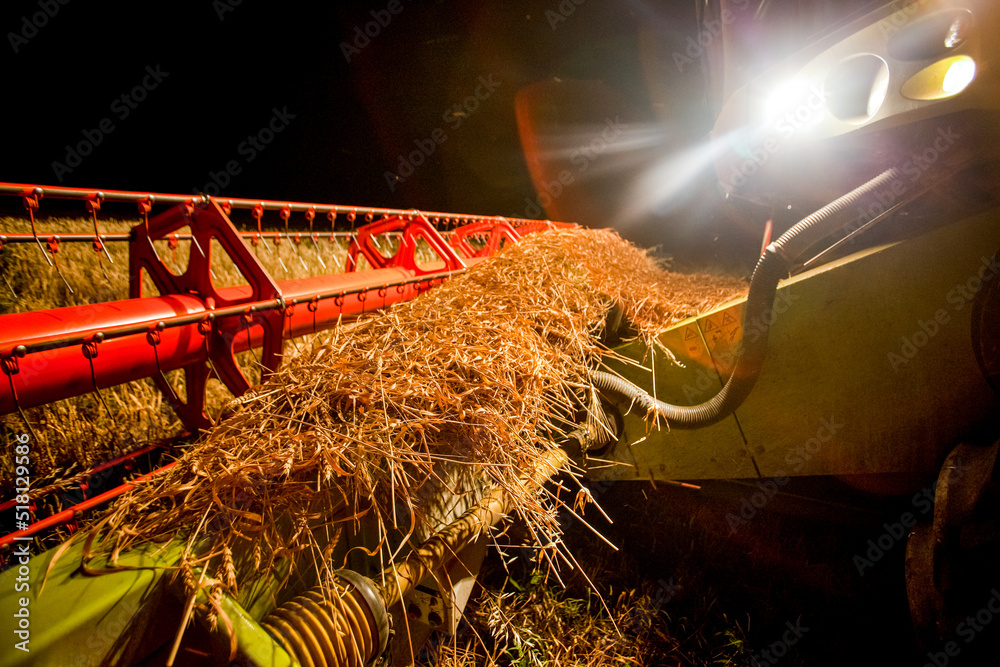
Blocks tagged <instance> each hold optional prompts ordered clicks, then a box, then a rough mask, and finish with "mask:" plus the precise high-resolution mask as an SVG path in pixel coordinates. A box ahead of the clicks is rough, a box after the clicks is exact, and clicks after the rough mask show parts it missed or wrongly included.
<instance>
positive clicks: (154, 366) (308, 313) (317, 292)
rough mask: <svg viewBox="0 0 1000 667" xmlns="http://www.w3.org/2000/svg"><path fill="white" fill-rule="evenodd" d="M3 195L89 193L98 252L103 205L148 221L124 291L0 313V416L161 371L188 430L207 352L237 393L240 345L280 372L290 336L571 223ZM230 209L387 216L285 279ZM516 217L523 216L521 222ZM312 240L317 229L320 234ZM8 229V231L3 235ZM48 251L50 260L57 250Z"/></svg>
mask: <svg viewBox="0 0 1000 667" xmlns="http://www.w3.org/2000/svg"><path fill="white" fill-rule="evenodd" d="M2 194H9V195H14V196H20V197H22V198H24V200H25V201H26V205H27V206H28V211H29V213H31V214H32V217H33V216H34V213H35V211H37V209H38V202H39V199H41V198H42V197H43V196H44V197H57V198H67V199H77V200H80V201H82V202H84V203H85V205H86V206H87V210H88V212H89V213H90V214H91V216H92V217H93V219H94V230H95V231H94V236H93V237H92V240H93V241H94V242H95V247H96V248H98V250H99V251H101V252H106V249H105V248H104V245H103V241H106V240H108V239H107V237H108V236H109V235H102V234H101V232H100V229H99V227H98V224H97V211H98V210H99V208H100V202H102V201H117V202H132V203H135V204H137V205H138V207H139V211H140V214H141V215H142V219H143V221H142V223H141V224H138V225H136V226H135V227H134V228H133V229H132V233H131V234H130V239H131V243H130V253H129V254H130V260H129V270H130V296H131V298H130V299H129V300H126V301H116V302H109V303H100V304H92V305H86V306H73V307H68V308H57V309H52V310H47V311H42V312H34V313H16V314H9V315H2V316H0V368H2V370H3V371H4V374H5V375H6V380H7V381H6V382H2V381H0V413H2V414H6V413H10V412H13V411H15V410H18V409H24V408H28V407H34V406H38V405H43V404H45V403H49V402H52V401H55V400H59V399H63V398H69V397H71V396H77V395H81V394H84V393H89V392H93V391H99V390H100V389H102V388H107V387H110V386H114V385H117V384H122V383H124V382H129V381H133V380H138V379H141V378H144V377H152V378H154V379H155V381H156V383H157V384H158V385H159V387H160V389H161V390H162V391H163V392H164V394H166V396H167V397H168V399H169V400H170V401H171V403H172V404H173V406H174V407H175V409H176V410H177V411H178V414H179V416H180V417H181V419H182V420H183V421H184V423H185V425H186V426H187V427H188V428H189V429H192V430H197V429H202V428H205V427H206V426H207V425H208V418H207V416H206V415H205V414H204V387H205V384H206V382H207V380H208V377H209V373H210V368H209V365H208V364H206V362H211V371H214V372H215V373H216V374H217V375H218V377H219V378H220V379H221V380H222V381H223V383H224V384H225V385H226V386H227V388H228V389H229V390H230V391H231V392H232V393H233V394H234V395H237V396H238V395H240V394H242V393H243V392H244V391H246V390H247V389H248V388H249V383H248V381H247V380H246V378H245V377H244V376H243V374H242V372H241V371H240V369H239V367H238V366H237V364H236V362H235V358H234V355H235V354H236V353H239V352H243V351H246V350H248V349H251V348H257V347H261V348H262V354H261V364H262V366H263V368H264V370H265V372H273V371H274V370H276V369H277V368H278V366H279V364H280V363H281V354H282V347H283V342H284V339H286V338H292V337H296V336H301V335H304V334H307V333H313V332H316V331H319V330H322V329H325V328H329V327H331V326H334V325H335V324H336V323H337V322H338V321H341V320H344V319H350V318H354V317H358V316H360V315H363V314H364V313H365V312H369V311H371V310H374V309H377V308H383V307H386V306H389V305H392V304H393V303H397V302H399V301H403V300H407V299H410V298H413V297H414V296H416V295H417V294H419V293H420V292H421V291H424V290H426V289H429V288H430V287H432V286H434V285H436V284H438V283H440V282H442V281H443V280H446V279H447V278H449V277H451V276H452V275H454V274H456V273H459V272H462V271H464V270H466V269H467V268H468V267H470V266H471V265H473V264H475V263H477V262H478V261H481V260H482V259H483V258H485V257H486V256H488V255H489V254H492V253H493V252H495V251H496V250H497V249H499V247H500V245H501V244H502V243H503V242H504V241H505V240H506V241H516V240H517V239H518V238H519V237H520V236H521V233H524V232H527V231H534V230H535V228H552V227H554V226H556V224H559V225H560V226H562V225H564V224H565V223H551V222H548V221H546V222H543V223H539V222H538V221H527V220H509V219H506V218H500V217H488V218H487V217H469V216H454V215H452V214H441V213H422V212H419V211H406V212H404V211H396V210H391V209H373V208H357V207H351V208H348V207H343V206H333V205H323V204H307V203H290V202H274V201H264V200H236V199H213V198H208V197H190V196H184V195H165V194H155V193H141V192H125V191H111V190H104V191H98V190H74V189H70V188H51V187H44V188H43V187H38V186H31V185H22V184H5V183H0V195H2ZM157 202H170V203H174V204H175V205H174V206H173V207H171V208H170V209H168V210H166V211H164V212H162V213H160V214H159V215H158V216H156V217H154V218H152V219H149V218H148V214H149V212H150V210H151V208H152V206H153V204H154V203H157ZM233 208H246V209H249V210H251V211H252V214H253V216H254V217H255V218H256V219H257V222H258V226H259V225H260V220H261V218H262V217H263V215H264V212H265V211H266V210H276V211H278V212H279V215H280V217H281V219H282V220H283V221H284V223H285V225H286V227H287V223H288V220H289V218H290V216H291V215H292V213H293V212H296V211H298V212H302V213H304V214H305V218H306V220H307V221H309V223H310V228H311V227H312V221H313V219H314V218H315V215H316V213H317V212H324V211H325V212H326V213H327V217H328V218H331V219H334V218H335V217H336V216H337V215H338V214H340V213H346V214H347V218H348V220H351V221H352V222H353V219H354V218H355V217H356V215H357V214H358V213H359V212H360V213H362V214H363V215H364V216H365V219H366V220H371V219H373V218H374V216H375V215H376V214H383V215H385V214H387V215H388V217H386V218H384V219H381V220H378V221H373V222H370V223H369V224H367V225H364V226H362V227H360V228H358V230H357V231H356V232H353V238H352V241H351V243H350V246H349V250H348V261H347V272H346V273H341V274H331V275H325V276H318V277H312V278H303V279H297V280H287V281H281V282H277V281H275V280H274V279H273V278H272V277H271V276H270V275H269V274H268V273H267V271H266V270H265V269H264V267H263V266H262V265H261V264H260V262H259V261H258V260H257V258H256V256H255V255H254V253H253V252H252V251H251V250H250V248H248V247H247V245H246V243H245V242H244V241H243V238H244V237H245V236H246V234H245V233H243V234H241V233H240V232H239V231H238V230H237V229H236V228H235V227H234V226H233V224H232V222H231V221H230V220H229V217H228V212H229V211H231V210H232V209H233ZM432 216H433V219H434V220H435V221H439V220H441V219H444V220H445V221H452V220H454V221H456V222H458V221H461V222H464V223H466V224H464V225H463V226H461V227H459V228H458V229H456V230H455V231H454V232H452V235H451V236H452V240H451V243H450V244H449V242H447V241H446V240H445V239H444V238H443V236H442V235H441V234H440V233H439V232H438V230H437V229H435V227H434V226H433V225H432V224H431V222H430V218H431V217H432ZM33 219H34V217H33ZM514 225H519V227H518V228H517V230H515V227H514ZM185 227H189V228H190V230H191V231H190V234H179V231H178V230H181V229H183V228H185ZM267 234H269V233H268V232H261V231H260V230H259V229H258V232H257V233H256V234H254V235H253V237H252V241H254V242H257V241H259V239H260V238H261V236H262V235H267ZM271 234H272V235H273V234H276V236H275V238H276V240H277V239H279V238H281V237H282V236H284V237H288V238H289V239H291V236H289V233H288V232H287V231H285V232H277V233H271ZM331 234H333V232H331ZM386 234H398V235H399V237H400V244H399V250H398V251H397V252H396V253H395V255H394V256H392V257H388V258H387V257H385V256H383V255H382V253H381V252H380V251H379V249H378V247H377V245H376V244H375V238H376V237H379V236H382V235H386ZM472 235H485V236H486V237H487V242H486V245H485V246H484V247H483V248H482V249H481V250H478V251H477V250H475V249H474V248H473V247H472V246H471V244H469V242H468V238H469V237H470V236H472ZM17 236H19V237H25V238H24V239H19V240H28V239H29V238H30V239H31V240H33V241H36V242H38V243H39V245H41V244H40V240H41V239H42V238H46V237H45V235H44V234H43V235H39V233H38V231H37V229H36V228H35V227H34V226H33V233H32V234H31V235H17ZM80 236H83V237H85V235H80ZM180 236H185V237H187V238H190V239H191V241H192V242H191V243H190V244H189V250H188V252H189V256H188V262H187V267H188V268H187V269H186V271H185V272H184V273H183V274H181V275H179V276H176V275H173V274H172V273H171V272H170V271H169V270H168V268H167V267H166V265H165V264H164V263H163V262H162V261H161V259H160V258H159V257H158V256H157V254H156V250H155V246H154V245H153V243H154V241H157V240H168V241H170V242H171V243H173V242H175V241H176V239H177V238H178V237H180ZM296 236H298V234H297V235H296ZM10 238H13V235H11V237H10ZM316 238H317V236H316V235H314V234H313V239H314V241H315V240H316ZM7 239H8V237H7V236H4V235H0V243H2V242H4V241H5V240H7ZM213 240H215V241H217V243H218V245H219V247H221V248H222V250H223V251H224V252H225V253H227V254H228V255H229V257H230V258H231V259H232V261H233V263H234V264H235V265H236V266H237V268H238V270H239V271H240V273H241V274H242V275H243V277H244V278H245V279H246V281H247V284H246V285H243V286H239V287H229V288H216V287H215V285H213V283H212V280H211V272H210V266H211V254H212V252H213V249H212V241H213ZM420 240H423V241H424V242H426V243H427V244H428V245H429V246H430V247H431V248H432V249H433V250H434V252H435V253H437V254H438V255H439V256H440V258H441V260H442V261H441V262H440V263H432V264H430V265H422V264H418V262H417V261H416V260H417V258H416V252H415V251H416V248H417V244H418V242H419V241H420ZM47 241H48V243H49V245H50V246H52V245H53V244H55V245H56V248H58V242H59V237H58V235H51V236H49V237H47ZM0 247H2V246H0ZM456 248H457V249H458V250H459V251H460V252H461V253H462V254H464V255H465V256H466V258H465V259H463V258H462V257H461V256H460V255H459V252H456ZM50 254H52V255H53V257H54V253H52V252H51V250H50ZM359 255H360V256H364V257H365V258H366V259H367V260H368V263H369V264H370V265H371V266H372V268H371V269H370V270H366V271H356V268H357V259H358V257H359ZM143 274H146V275H149V277H150V278H151V279H152V281H153V283H154V285H155V286H156V288H157V289H158V290H159V292H160V295H159V296H156V297H143V296H142V288H141V286H142V277H143ZM178 369H182V370H184V372H185V376H186V382H187V394H188V402H187V403H186V404H181V403H180V401H179V400H178V399H177V397H176V395H175V392H174V391H173V389H172V387H171V386H170V385H169V384H168V383H167V381H166V378H165V375H164V374H165V373H166V372H168V371H172V370H178ZM56 371H57V372H56Z"/></svg>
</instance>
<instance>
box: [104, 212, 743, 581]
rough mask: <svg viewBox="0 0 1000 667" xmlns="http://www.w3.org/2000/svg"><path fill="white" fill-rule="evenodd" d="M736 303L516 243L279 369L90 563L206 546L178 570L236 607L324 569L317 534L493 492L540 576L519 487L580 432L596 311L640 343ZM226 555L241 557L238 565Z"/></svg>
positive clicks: (535, 501) (583, 239)
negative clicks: (256, 587)
mask: <svg viewBox="0 0 1000 667" xmlns="http://www.w3.org/2000/svg"><path fill="white" fill-rule="evenodd" d="M743 287H744V286H743V284H742V283H741V282H740V281H736V280H732V279H724V280H721V281H720V279H719V278H718V277H707V276H704V277H701V279H699V278H692V277H687V276H674V275H672V274H668V273H667V272H666V271H665V270H664V269H663V268H662V267H660V266H659V265H658V264H657V262H656V261H655V260H654V259H652V258H651V257H649V256H648V255H647V254H646V253H644V252H642V251H640V250H638V249H636V248H634V247H632V246H631V245H629V244H628V243H626V242H625V241H623V240H622V239H621V238H620V237H618V236H617V234H615V233H614V232H611V231H608V230H582V229H578V230H562V231H554V232H546V233H538V234H531V235H529V236H527V237H526V238H525V239H524V240H522V241H521V242H520V243H518V244H515V245H512V246H509V247H507V248H505V249H504V250H503V251H502V252H501V253H499V254H498V255H497V256H496V257H494V258H492V259H491V260H488V261H487V262H484V263H483V264H481V265H479V266H477V267H476V268H475V269H473V270H471V271H469V272H468V273H466V274H463V275H461V276H458V277H456V278H454V279H452V280H451V281H449V282H448V283H446V284H444V285H442V286H440V287H437V288H435V289H434V290H431V291H429V292H427V293H425V294H423V295H422V296H421V297H419V298H417V299H415V300H413V301H410V302H407V303H404V304H400V305H397V306H395V307H393V308H392V309H391V310H390V311H388V312H386V313H382V314H378V315H374V316H372V317H370V318H369V319H366V320H364V321H361V322H357V323H354V324H350V325H344V326H342V327H338V328H337V329H335V330H333V331H332V332H331V333H330V334H329V335H328V337H327V338H326V339H325V341H323V344H322V345H319V346H318V347H316V348H314V350H313V351H312V352H311V353H309V354H304V355H301V356H299V357H298V358H295V359H292V360H290V361H288V362H287V363H286V364H285V365H284V367H283V368H282V370H281V371H280V372H279V373H277V374H276V375H275V376H273V377H272V378H271V379H270V380H269V381H268V382H266V383H265V384H263V385H261V386H258V387H256V388H255V389H254V390H253V391H252V393H251V394H250V395H249V397H248V398H247V400H245V401H243V403H242V405H241V407H240V408H239V410H238V411H237V412H236V413H235V414H234V415H232V416H230V417H229V418H228V419H226V420H225V421H223V422H222V423H221V424H220V425H219V426H217V427H216V428H215V429H213V430H212V431H211V432H209V433H208V434H207V435H206V437H205V438H204V439H203V440H202V441H201V442H200V443H199V444H197V445H195V446H194V447H193V448H192V449H190V450H188V451H187V452H186V453H185V454H184V456H183V457H182V458H181V459H180V460H179V462H178V464H177V465H176V466H175V467H174V468H173V469H172V470H171V471H169V472H168V473H166V474H164V475H162V476H161V477H160V478H158V479H155V480H151V481H150V482H148V483H146V484H143V485H142V486H140V487H139V488H138V489H136V490H135V491H133V492H132V493H131V494H129V495H127V496H126V497H124V498H122V499H121V501H120V502H119V503H118V505H117V507H116V509H115V511H114V512H113V513H111V514H110V515H109V516H107V517H106V518H105V519H104V520H103V521H102V522H101V524H100V525H99V526H98V528H99V529H100V530H101V534H102V538H101V539H102V540H103V542H102V549H103V550H107V551H111V552H117V551H119V550H122V549H126V548H129V547H130V546H134V545H136V544H138V543H142V542H147V541H165V540H168V539H171V538H173V537H175V536H177V535H178V534H182V535H186V536H187V537H188V539H189V544H194V543H196V542H198V541H199V540H201V539H202V538H205V539H207V540H208V541H209V543H210V547H209V548H208V550H207V552H203V553H201V554H199V555H197V556H195V554H194V552H192V554H191V556H190V559H189V560H188V561H187V562H186V563H185V564H184V565H183V566H182V569H183V568H189V566H190V565H191V564H195V563H197V564H200V565H207V566H208V572H209V576H211V577H214V578H215V580H216V581H217V582H222V583H223V584H224V585H225V587H226V588H228V589H229V590H230V592H233V593H235V592H236V590H235V589H236V588H237V587H238V586H242V585H244V584H245V583H247V582H249V581H252V580H254V579H256V578H257V577H258V576H260V573H262V572H266V571H267V570H268V569H269V568H270V566H271V565H272V564H274V562H275V561H276V560H278V559H281V558H285V557H291V558H292V559H293V560H295V561H297V562H298V563H299V567H304V566H305V565H304V563H306V562H309V563H314V562H319V563H323V562H325V561H326V558H324V556H326V555H327V554H325V553H320V551H321V549H320V547H319V544H320V541H319V540H317V536H318V535H320V534H324V535H326V536H328V537H331V538H333V539H331V541H335V537H336V535H338V534H339V531H340V530H341V529H342V528H343V527H345V526H346V525H347V524H349V522H351V521H352V520H353V519H355V518H356V517H358V516H359V515H361V514H365V513H370V514H373V515H374V516H375V517H377V518H378V520H379V525H381V526H382V534H383V536H384V535H385V534H387V533H388V531H389V530H390V528H391V527H393V526H398V527H399V528H400V529H401V530H402V531H403V532H407V531H411V533H412V534H413V535H415V536H416V535H420V534H425V533H426V531H427V530H429V529H433V528H434V524H436V523H438V518H437V517H433V516H430V514H431V510H430V506H431V502H430V499H431V498H432V497H433V496H434V495H435V494H436V491H437V490H438V489H440V488H448V489H449V492H451V493H454V494H456V495H458V496H470V497H472V498H471V501H474V500H475V498H474V497H473V496H476V495H477V494H478V493H480V491H481V489H482V488H484V487H485V486H494V485H499V486H501V487H503V488H504V489H506V490H507V491H508V492H509V493H510V495H511V497H512V498H513V499H514V501H515V503H514V504H515V506H516V508H517V512H518V514H520V516H521V517H522V518H523V519H524V521H525V523H526V525H527V526H528V528H529V532H530V534H531V535H532V536H533V538H534V540H535V542H536V545H537V546H538V547H540V548H543V549H542V552H543V554H547V555H548V556H549V557H550V558H552V559H553V560H554V559H555V557H556V556H555V554H554V553H551V549H553V548H555V549H557V548H558V546H557V545H558V544H559V534H560V527H559V525H558V524H557V523H556V521H555V514H554V512H553V502H552V501H551V500H545V499H544V497H543V496H541V495H540V494H538V493H537V492H534V491H531V490H529V489H527V488H525V487H524V486H523V484H522V483H521V482H520V481H519V476H520V474H521V472H522V471H523V470H525V469H529V468H530V467H531V464H532V463H533V462H534V461H536V460H537V459H538V458H539V456H540V453H541V452H544V451H546V450H549V449H551V448H554V447H556V446H557V442H558V441H559V439H560V438H561V437H562V436H563V434H564V433H565V432H567V431H568V430H570V429H573V428H575V426H576V424H578V423H580V421H581V419H583V418H585V417H586V412H587V410H588V406H589V405H591V402H592V395H593V389H592V387H590V386H589V385H588V383H587V381H586V379H585V378H586V377H587V375H586V369H587V368H588V366H590V367H593V366H595V365H596V364H597V363H598V359H599V356H600V353H601V351H602V346H601V343H600V337H601V334H602V329H603V327H604V322H605V318H606V316H607V314H608V312H609V310H610V309H611V308H612V307H613V306H617V307H618V308H620V309H621V310H622V311H623V312H624V313H625V315H626V316H627V317H628V318H629V319H630V320H631V321H632V322H633V323H635V324H636V326H637V328H638V329H639V330H640V331H642V332H643V333H644V334H646V335H649V334H653V333H655V332H656V331H657V330H659V329H661V328H662V327H664V326H666V325H667V324H669V323H671V322H673V321H676V320H678V319H681V318H683V317H686V316H689V315H691V314H694V313H696V312H698V311H699V310H701V309H702V308H704V307H705V306H706V305H711V304H715V303H718V302H720V301H722V300H724V299H726V298H730V297H732V296H734V295H735V294H737V293H739V292H740V291H741V290H742V289H743ZM455 470H461V471H463V473H462V474H459V475H456V474H454V471H455ZM400 505H402V506H405V507H407V508H408V510H409V514H410V515H411V516H412V517H414V518H415V526H414V527H412V528H411V523H410V522H411V516H405V515H404V514H405V513H399V512H398V511H397V507H399V506H400ZM209 526H211V527H213V528H211V529H209V528H208V527H209ZM324 541H325V540H324ZM372 546H374V545H372ZM546 550H549V551H546ZM234 552H239V553H244V554H249V556H248V558H246V560H245V564H246V567H243V568H241V567H240V559H237V560H236V565H234V560H233V557H232V554H233V553H234ZM307 556H308V558H307ZM188 571H190V570H188Z"/></svg>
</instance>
